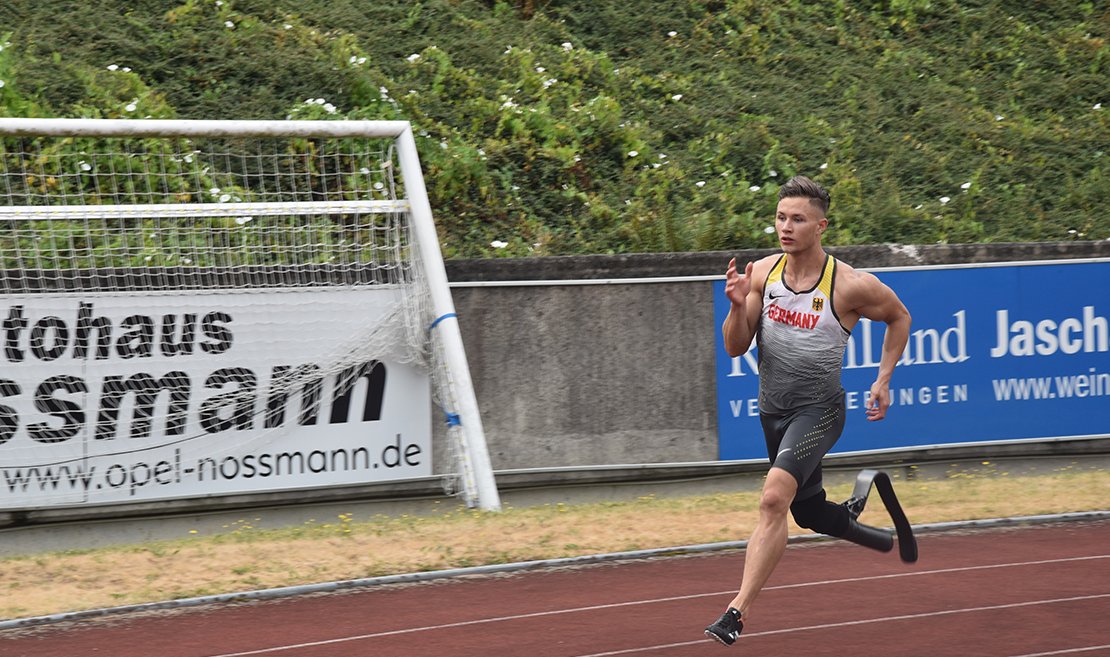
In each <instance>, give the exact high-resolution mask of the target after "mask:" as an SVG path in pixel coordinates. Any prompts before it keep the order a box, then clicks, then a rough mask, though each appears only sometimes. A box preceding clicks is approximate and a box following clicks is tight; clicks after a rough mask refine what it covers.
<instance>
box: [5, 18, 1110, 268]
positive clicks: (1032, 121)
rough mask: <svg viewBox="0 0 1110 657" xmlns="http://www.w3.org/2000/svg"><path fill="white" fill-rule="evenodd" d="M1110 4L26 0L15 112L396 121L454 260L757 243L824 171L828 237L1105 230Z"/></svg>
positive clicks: (15, 25)
mask: <svg viewBox="0 0 1110 657" xmlns="http://www.w3.org/2000/svg"><path fill="white" fill-rule="evenodd" d="M1108 25H1110V7H1108V6H1107V5H1106V4H1105V3H1093V2H1087V3H1082V2H1081V3H1076V2H1072V1H1065V0H1046V1H1045V2H1038V3H1020V2H1003V1H1001V0H995V1H990V0H978V1H971V0H967V1H964V2H957V1H956V0H886V1H878V0H874V1H862V0H860V1H849V0H834V1H830V2H813V1H802V0H787V1H783V0H779V1H776V2H770V1H769V0H731V1H724V0H721V1H708V0H706V1H702V2H695V1H693V0H685V1H680V0H673V1H669V2H668V1H662V0H659V1H652V2H647V1H645V2H639V3H628V2H614V1H612V0H591V1H584V0H579V1H570V0H568V1H558V0H550V1H546V2H544V1H542V0H528V1H524V0H517V1H516V2H493V1H491V0H486V1H478V0H423V1H421V2H409V1H401V0H392V1H388V0H380V1H377V2H372V3H371V2H364V1H360V0H300V1H298V2H292V1H291V0H266V1H265V2H263V1H262V0H239V1H234V0H223V1H222V2H217V1H214V0H204V1H197V0H186V1H185V2H170V1H161V2H159V1H154V0H148V1H146V2H137V3H136V2H129V3H122V2H101V3H77V2H61V1H58V0H55V1H50V0H36V1H35V2H31V1H30V0H15V2H8V3H5V6H4V7H3V8H0V26H2V27H0V30H5V31H7V32H8V34H7V36H6V37H2V38H0V41H2V42H5V43H6V44H7V45H5V48H4V50H3V51H0V80H2V81H3V82H4V86H3V87H0V114H7V115H11V116H105V117H121V116H127V117H136V118H139V117H146V116H152V117H180V118H283V117H286V116H297V117H308V116H319V117H326V118H333V119H335V118H405V119H408V120H411V121H412V122H413V123H414V125H415V127H416V129H417V131H418V133H419V134H420V139H419V143H420V147H421V156H422V160H423V164H424V167H425V170H426V175H427V177H428V186H429V191H430V193H431V194H432V197H433V198H432V202H433V207H434V210H435V213H436V217H437V220H438V222H439V224H440V227H441V233H442V236H443V239H444V244H445V251H446V253H447V255H448V256H449V257H473V256H485V255H526V254H533V253H534V254H569V253H609V252H628V251H678V250H706V249H726V248H739V247H751V246H766V245H769V244H771V243H772V242H771V236H770V235H768V234H767V233H765V228H766V227H767V226H768V225H769V224H770V216H771V214H772V210H773V207H774V203H775V193H776V190H777V185H778V184H780V183H781V181H783V180H785V179H786V178H787V177H789V176H790V175H793V174H795V173H806V174H808V175H811V176H814V177H816V178H818V179H819V180H821V181H822V182H823V183H825V184H826V185H828V186H829V187H830V188H831V190H832V194H833V208H832V213H831V218H832V222H833V230H832V231H831V232H830V237H831V240H832V241H833V242H834V243H840V244H849V243H867V242H903V243H932V242H973V241H1046V240H1061V239H1106V238H1110V216H1108V213H1107V211H1106V201H1107V200H1108V199H1110V177H1108V176H1110V174H1108V173H1107V171H1106V161H1107V152H1108V151H1110V119H1108V114H1107V112H1108V111H1110V98H1107V97H1106V93H1107V90H1108V89H1110V44H1108V43H1107V38H1108V35H1107V26H1108ZM109 67H111V69H112V70H109ZM124 68H128V69H130V70H129V71H124V70H123V69H124ZM316 98H323V99H326V101H327V103H330V105H331V106H332V107H334V108H335V110H336V111H335V113H330V112H328V111H327V110H325V109H324V106H323V105H320V104H316V103H306V102H305V100H306V99H316ZM1102 103H1106V104H1107V108H1106V109H1102V108H1101V105H1102ZM129 108H130V109H129ZM495 240H496V241H498V243H499V244H500V243H507V246H504V247H501V248H495V247H493V246H491V242H493V241H495Z"/></svg>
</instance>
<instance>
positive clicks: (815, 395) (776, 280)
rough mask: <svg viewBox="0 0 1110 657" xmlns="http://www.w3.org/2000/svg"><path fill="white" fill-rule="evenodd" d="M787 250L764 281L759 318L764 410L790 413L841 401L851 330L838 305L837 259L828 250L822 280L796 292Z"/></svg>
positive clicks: (760, 388)
mask: <svg viewBox="0 0 1110 657" xmlns="http://www.w3.org/2000/svg"><path fill="white" fill-rule="evenodd" d="M786 266H787V257H786V254H783V255H782V256H780V257H779V259H778V261H777V262H775V266H774V267H772V268H771V272H770V273H769V274H768V275H767V281H766V283H764V285H763V314H762V316H761V317H760V318H759V332H758V337H757V346H758V348H759V410H760V411H761V412H763V413H784V412H787V411H791V410H794V409H796V408H799V407H801V406H808V405H811V404H827V403H831V402H837V401H839V400H840V398H841V397H842V396H843V394H844V389H843V388H842V387H841V385H840V369H841V365H842V363H843V361H844V348H845V346H846V345H847V344H848V335H849V332H848V331H847V330H846V329H845V328H844V327H843V326H842V325H841V324H840V318H839V317H838V316H837V314H836V311H835V310H834V309H833V304H832V298H833V283H834V281H835V280H836V259H835V258H833V257H832V256H831V255H826V256H825V266H824V268H823V269H822V271H821V277H820V278H819V279H818V280H817V284H816V285H814V286H813V287H812V288H810V289H809V290H805V291H801V292H795V291H794V290H791V289H790V287H789V286H787V284H786V278H785V276H784V273H785V271H786Z"/></svg>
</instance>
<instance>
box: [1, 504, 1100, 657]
mask: <svg viewBox="0 0 1110 657" xmlns="http://www.w3.org/2000/svg"><path fill="white" fill-rule="evenodd" d="M918 540H919V543H920V549H921V559H920V561H918V562H917V563H916V564H912V565H907V564H903V563H901V562H900V561H899V560H898V558H897V557H896V556H895V554H896V553H888V554H882V553H877V552H873V551H870V550H867V549H865V548H860V547H857V546H854V545H850V544H847V543H843V542H840V541H828V542H820V543H808V544H804V545H793V546H791V547H790V548H788V549H787V551H786V555H785V556H784V557H783V560H782V562H781V563H780V565H779V567H778V569H777V570H776V571H775V573H774V575H773V576H772V578H771V581H770V582H769V583H768V587H767V588H765V589H764V591H763V593H762V594H761V595H760V598H759V600H758V601H757V604H756V606H755V607H754V608H753V609H752V614H751V618H750V620H749V622H748V624H747V627H746V628H745V632H744V634H743V635H742V636H741V637H740V640H739V641H738V642H737V644H736V645H734V646H732V647H728V648H726V647H724V646H721V645H719V644H717V643H716V642H713V641H710V640H708V639H706V638H705V637H704V635H703V634H702V630H703V628H704V627H705V626H706V625H707V624H708V623H710V622H712V621H713V620H714V619H715V618H716V617H717V616H718V615H719V614H720V612H721V611H723V607H724V605H725V604H727V603H728V601H729V600H730V599H731V597H732V595H733V593H734V587H735V586H736V585H737V580H738V576H739V573H740V570H741V567H742V562H743V552H742V551H730V552H722V553H713V554H699V555H693V556H683V557H671V558H656V559H645V560H637V561H627V562H620V563H618V562H609V563H604V564H597V565H590V566H577V567H574V568H562V569H550V570H543V571H529V572H519V573H515V574H511V575H488V576H475V577H467V578H459V579H453V580H441V581H438V582H430V583H424V584H409V585H394V586H381V587H374V588H366V589H360V590H352V591H347V592H343V593H333V594H320V595H305V596H300V597H294V598H285V599H281V600H270V601H256V602H250V603H236V604H225V605H211V606H207V607H201V608H192V609H180V610H175V611H172V612H165V611H163V612H147V613H144V614H135V615H129V616H122V615H121V616H114V617H113V616H108V617H102V618H99V619H95V620H90V621H80V622H68V623H62V624H56V625H48V626H40V627H36V628H30V629H19V630H8V631H4V632H0V655H2V656H3V657H77V656H84V655H104V656H106V657H245V656H247V655H259V656H264V657H352V656H355V655H358V656H368V657H369V656H374V657H432V656H434V657H533V656H542V657H602V656H609V655H630V656H637V657H639V656H644V657H678V656H681V655H721V656H722V657H723V656H725V655H728V654H734V655H761V656H765V655H805V656H807V657H810V656H822V655H830V656H831V655H836V656H853V657H855V656H870V655H895V656H897V655H909V656H915V657H916V656H922V657H955V656H957V655H958V656H959V657H977V656H982V657H1034V656H1036V657H1042V656H1044V657H1047V656H1048V655H1053V656H1055V655H1077V656H1081V657H1091V656H1094V655H1103V656H1108V655H1110V521H1097V522H1082V523H1079V522H1072V523H1059V524H1054V525H1038V526H1025V527H1013V528H1007V529H991V530H976V531H962V532H950V533H934V534H925V535H922V536H919V537H918Z"/></svg>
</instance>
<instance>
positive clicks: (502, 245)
mask: <svg viewBox="0 0 1110 657" xmlns="http://www.w3.org/2000/svg"><path fill="white" fill-rule="evenodd" d="M489 245H490V246H492V247H493V248H495V249H503V248H505V247H506V246H508V245H509V243H508V242H502V241H501V240H493V241H492V242H490V243H489Z"/></svg>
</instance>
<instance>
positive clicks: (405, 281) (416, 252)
mask: <svg viewBox="0 0 1110 657" xmlns="http://www.w3.org/2000/svg"><path fill="white" fill-rule="evenodd" d="M0 290H2V293H3V295H4V305H3V307H0V341H3V345H4V346H3V349H4V357H3V365H4V369H3V371H2V372H0V508H8V509H13V508H14V509H20V508H39V507H50V506H72V505H81V504H85V505H95V504H109V503H120V502H145V501H151V500H158V499H171V498H182V497H192V496H200V495H203V496H212V495H221V494H226V495H231V494H242V493H251V492H269V491H276V490H296V489H304V488H317V487H324V486H336V485H355V484H362V483H367V482H381V481H390V480H400V479H411V478H419V477H428V476H433V470H432V464H431V458H432V451H433V446H432V440H431V436H432V434H433V433H434V432H433V431H432V428H431V418H432V412H431V409H432V407H433V403H434V405H435V406H437V407H438V408H439V409H440V410H441V411H442V417H443V418H445V419H446V426H447V428H446V430H444V431H442V432H440V433H443V434H446V436H447V438H448V442H449V448H448V449H447V450H444V451H445V452H446V453H447V454H449V455H450V457H451V460H452V461H453V465H451V466H448V467H440V468H438V470H439V472H438V473H435V474H444V476H445V485H446V486H447V488H448V489H449V490H450V491H451V492H457V493H459V494H461V495H462V497H463V498H464V500H465V501H466V502H467V504H468V505H470V506H479V507H482V508H485V509H497V508H499V506H500V503H499V500H498V497H497V490H496V487H495V486H494V484H493V476H492V472H491V470H490V464H489V457H488V453H487V451H486V446H485V439H484V435H483V432H482V426H481V421H480V418H479V415H478V411H477V404H476V401H475V399H474V392H473V388H472V385H471V381H470V376H469V372H468V369H467V362H466V358H465V354H464V352H463V347H462V341H461V338H460V336H459V333H458V325H457V322H456V319H455V315H454V307H453V304H452V301H451V296H450V291H449V288H448V287H447V278H446V274H445V271H444V268H443V262H442V256H441V253H440V250H439V244H438V239H437V235H436V230H435V226H434V224H433V222H432V216H431V210H430V207H429V204H428V200H427V194H426V190H425V187H424V182H423V178H422V175H421V172H420V168H419V161H418V158H417V155H416V149H415V142H414V140H413V137H412V132H411V128H410V126H409V124H408V123H407V122H400V121H380V122H379V121H350V122H346V121H153V120H148V121H127V120H85V119H0Z"/></svg>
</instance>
